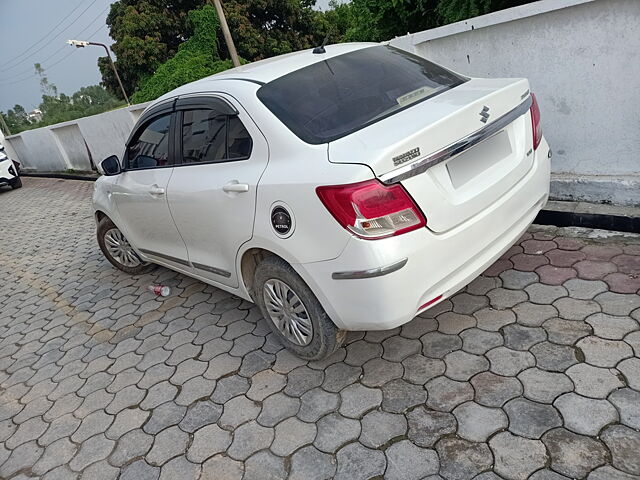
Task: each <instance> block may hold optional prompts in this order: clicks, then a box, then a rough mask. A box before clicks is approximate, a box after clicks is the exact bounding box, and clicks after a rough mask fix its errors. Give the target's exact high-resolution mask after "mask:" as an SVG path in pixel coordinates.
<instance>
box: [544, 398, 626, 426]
mask: <svg viewBox="0 0 640 480" xmlns="http://www.w3.org/2000/svg"><path fill="white" fill-rule="evenodd" d="M554 406H555V407H556V408H557V409H558V410H559V411H560V413H561V414H562V417H563V418H564V426H565V428H567V429H569V430H571V431H573V432H575V433H579V434H582V435H589V436H596V435H597V434H598V432H600V430H602V428H603V427H604V426H605V425H608V424H610V423H613V422H616V421H618V412H617V411H616V409H615V408H614V407H613V405H611V404H610V403H609V402H607V401H606V400H595V399H593V398H586V397H582V396H580V395H576V394H575V393H573V392H572V393H566V394H564V395H562V396H561V397H559V398H558V399H557V400H556V401H555V402H554Z"/></svg>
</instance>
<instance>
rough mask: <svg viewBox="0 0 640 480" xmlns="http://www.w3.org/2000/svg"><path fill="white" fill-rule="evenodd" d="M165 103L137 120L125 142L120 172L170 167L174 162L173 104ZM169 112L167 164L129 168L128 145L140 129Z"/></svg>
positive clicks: (174, 120) (174, 113) (174, 121)
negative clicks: (169, 105)
mask: <svg viewBox="0 0 640 480" xmlns="http://www.w3.org/2000/svg"><path fill="white" fill-rule="evenodd" d="M166 105H167V104H163V106H165V108H159V109H157V110H156V109H155V108H154V109H153V110H151V111H150V112H149V114H148V115H146V114H144V115H142V116H141V117H140V119H139V120H138V122H137V123H136V128H135V129H133V131H132V132H131V135H129V139H128V140H127V143H126V148H125V151H124V158H123V159H122V168H121V171H122V172H137V171H138V170H155V169H159V168H172V167H174V166H175V164H176V156H175V135H174V132H175V126H176V125H175V123H176V112H175V111H173V106H171V108H166ZM167 114H169V117H170V118H169V132H168V135H169V145H168V150H169V159H168V161H167V165H160V166H155V167H143V168H130V166H129V146H130V144H131V142H132V140H133V139H134V138H136V136H137V135H138V133H140V132H141V130H143V129H145V128H147V127H148V126H149V124H151V123H153V122H155V121H156V120H157V119H159V118H160V117H163V116H165V115H167Z"/></svg>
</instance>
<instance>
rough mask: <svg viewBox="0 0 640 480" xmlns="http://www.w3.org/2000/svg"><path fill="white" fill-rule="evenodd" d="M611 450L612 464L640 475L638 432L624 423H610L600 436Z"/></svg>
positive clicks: (639, 439)
mask: <svg viewBox="0 0 640 480" xmlns="http://www.w3.org/2000/svg"><path fill="white" fill-rule="evenodd" d="M601 439H602V441H603V442H604V443H605V444H606V445H607V447H608V448H609V450H610V451H611V456H612V459H613V462H612V463H613V466H614V467H615V468H617V469H618V470H622V471H623V472H626V473H629V474H631V475H640V456H639V455H638V452H639V451H640V433H638V432H637V431H636V430H633V429H631V428H629V427H626V426H624V425H611V426H609V427H607V428H606V429H605V430H604V432H603V433H602V436H601Z"/></svg>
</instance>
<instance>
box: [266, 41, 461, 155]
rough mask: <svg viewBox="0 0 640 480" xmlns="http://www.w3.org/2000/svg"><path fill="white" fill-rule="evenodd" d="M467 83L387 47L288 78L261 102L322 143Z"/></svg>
mask: <svg viewBox="0 0 640 480" xmlns="http://www.w3.org/2000/svg"><path fill="white" fill-rule="evenodd" d="M309 55H313V54H312V53H309ZM465 81H467V78H465V77H462V76H460V75H457V74H455V73H453V72H451V71H449V70H447V69H445V68H443V67H441V66H439V65H436V64H434V63H431V62H429V61H428V60H425V59H424V58H422V57H418V56H416V55H412V54H410V53H407V52H405V51H402V50H399V49H397V48H393V47H390V46H383V45H381V46H375V47H370V48H364V49H362V50H356V51H354V52H350V53H346V54H344V55H340V56H337V57H332V58H329V59H327V60H324V61H322V62H318V63H315V64H313V65H309V66H308V67H304V68H301V69H300V70H296V71H295V72H292V73H289V74H287V75H284V76H283V77H280V78H278V79H276V80H274V81H272V82H269V83H267V84H266V85H264V86H262V87H261V88H260V89H259V90H258V98H259V99H260V100H261V101H262V103H264V104H265V105H266V106H267V108H269V110H271V112H273V114H274V115H275V116H276V117H278V118H279V119H280V121H282V123H284V124H285V125H286V126H287V127H288V128H289V129H290V130H291V131H292V132H293V133H295V134H296V135H297V136H298V137H300V139H302V140H303V141H305V142H307V143H312V144H319V143H326V142H331V141H332V140H336V139H338V138H341V137H344V136H345V135H348V134H350V133H353V132H355V131H356V130H360V129H361V128H364V127H366V126H367V125H371V124H372V123H375V122H377V121H379V120H382V119H383V118H386V117H388V116H390V115H393V114H394V113H397V112H399V111H401V110H404V109H405V108H408V107H410V106H411V105H413V104H416V103H418V102H422V101H424V100H426V99H428V98H431V97H433V96H435V95H438V94H439V93H441V92H443V91H445V90H449V89H450V88H453V87H455V86H457V85H460V84H461V83H464V82H465Z"/></svg>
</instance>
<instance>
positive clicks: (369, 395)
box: [340, 384, 382, 418]
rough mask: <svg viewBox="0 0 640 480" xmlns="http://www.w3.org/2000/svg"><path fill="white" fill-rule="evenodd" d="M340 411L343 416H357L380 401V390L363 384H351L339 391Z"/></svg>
mask: <svg viewBox="0 0 640 480" xmlns="http://www.w3.org/2000/svg"><path fill="white" fill-rule="evenodd" d="M340 397H341V399H342V402H341V405H340V413H341V414H342V415H344V416H345V417H350V418H358V417H361V416H362V415H363V414H364V413H366V412H367V411H369V410H372V409H374V408H376V407H378V406H379V405H380V404H381V403H382V391H381V390H379V389H375V388H369V387H365V386H364V385H359V384H353V385H350V386H348V387H347V388H345V389H344V390H342V391H341V392H340Z"/></svg>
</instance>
